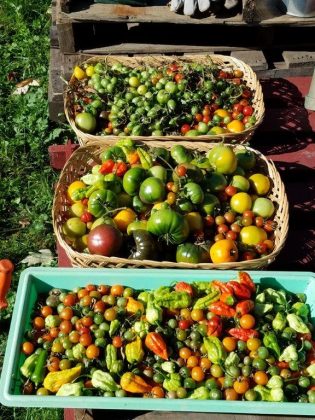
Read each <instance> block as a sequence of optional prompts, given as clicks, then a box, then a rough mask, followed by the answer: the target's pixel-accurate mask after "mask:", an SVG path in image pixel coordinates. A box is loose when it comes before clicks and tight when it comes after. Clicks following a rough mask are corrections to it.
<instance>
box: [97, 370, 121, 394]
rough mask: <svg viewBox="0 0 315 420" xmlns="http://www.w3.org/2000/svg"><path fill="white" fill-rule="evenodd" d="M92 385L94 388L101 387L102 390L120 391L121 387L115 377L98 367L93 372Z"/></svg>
mask: <svg viewBox="0 0 315 420" xmlns="http://www.w3.org/2000/svg"><path fill="white" fill-rule="evenodd" d="M91 381H92V385H93V386H94V388H99V389H101V390H102V391H112V392H113V391H118V390H119V389H120V388H121V387H120V385H118V384H116V382H115V381H114V379H113V377H112V376H111V375H110V374H109V373H108V372H103V371H102V370H100V369H98V370H95V371H94V372H93V374H92V379H91Z"/></svg>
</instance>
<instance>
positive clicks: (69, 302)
mask: <svg viewBox="0 0 315 420" xmlns="http://www.w3.org/2000/svg"><path fill="white" fill-rule="evenodd" d="M75 302H76V297H75V295H73V294H69V295H66V297H65V298H64V300H63V304H64V305H65V306H73V305H74V304H75Z"/></svg>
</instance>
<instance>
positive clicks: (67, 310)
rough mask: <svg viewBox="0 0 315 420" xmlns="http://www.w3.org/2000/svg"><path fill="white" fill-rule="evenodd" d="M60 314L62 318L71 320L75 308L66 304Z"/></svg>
mask: <svg viewBox="0 0 315 420" xmlns="http://www.w3.org/2000/svg"><path fill="white" fill-rule="evenodd" d="M59 316H60V318H61V319H65V320H67V321H70V319H71V318H72V317H73V310H72V309H71V308H70V307H68V306H66V307H65V308H63V310H62V311H61V312H60V314H59Z"/></svg>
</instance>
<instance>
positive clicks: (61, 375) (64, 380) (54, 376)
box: [44, 366, 81, 393]
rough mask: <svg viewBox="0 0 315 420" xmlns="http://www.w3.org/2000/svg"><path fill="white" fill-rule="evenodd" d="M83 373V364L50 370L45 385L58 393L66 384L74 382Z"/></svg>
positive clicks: (49, 389)
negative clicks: (54, 370) (55, 370)
mask: <svg viewBox="0 0 315 420" xmlns="http://www.w3.org/2000/svg"><path fill="white" fill-rule="evenodd" d="M80 374H81V366H76V367H74V368H71V369H65V370H60V371H58V372H49V373H48V375H47V376H46V378H45V379H44V387H45V388H46V389H48V391H50V392H54V393H56V392H57V391H59V388H61V387H62V385H64V384H68V383H70V382H72V381H73V380H74V379H76V378H78V377H79V376H80Z"/></svg>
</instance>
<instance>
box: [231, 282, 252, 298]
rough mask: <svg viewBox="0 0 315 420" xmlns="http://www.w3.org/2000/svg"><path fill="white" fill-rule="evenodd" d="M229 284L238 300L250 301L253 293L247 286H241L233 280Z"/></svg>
mask: <svg viewBox="0 0 315 420" xmlns="http://www.w3.org/2000/svg"><path fill="white" fill-rule="evenodd" d="M227 284H228V285H229V286H231V287H232V289H233V292H234V295H235V296H236V297H237V299H250V297H251V294H252V293H251V291H250V290H249V288H248V287H247V286H245V284H240V283H238V282H237V281H233V280H232V281H229V282H228V283H227Z"/></svg>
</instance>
